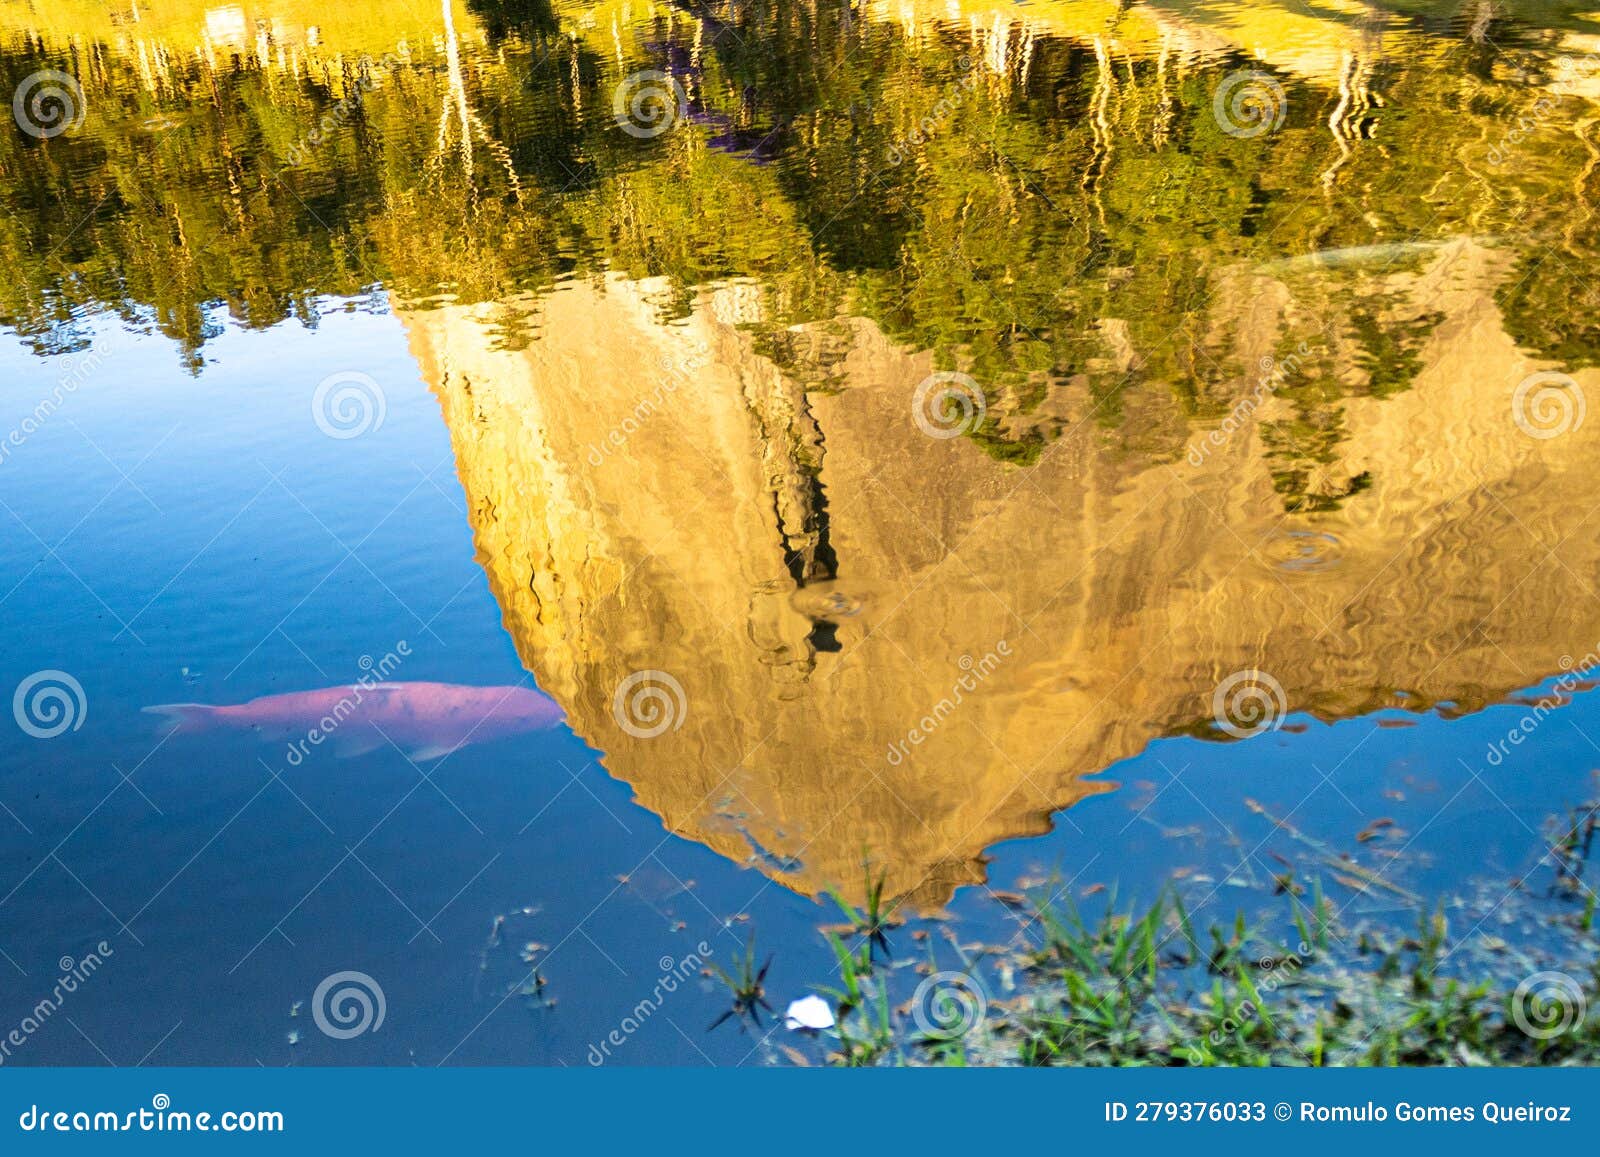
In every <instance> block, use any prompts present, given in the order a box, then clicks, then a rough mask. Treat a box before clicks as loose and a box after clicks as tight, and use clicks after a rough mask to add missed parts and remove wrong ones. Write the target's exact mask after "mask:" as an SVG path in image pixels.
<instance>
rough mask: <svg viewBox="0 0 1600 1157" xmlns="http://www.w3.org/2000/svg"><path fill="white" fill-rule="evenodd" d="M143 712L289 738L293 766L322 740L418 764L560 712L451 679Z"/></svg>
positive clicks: (532, 695) (520, 691)
mask: <svg viewBox="0 0 1600 1157" xmlns="http://www.w3.org/2000/svg"><path fill="white" fill-rule="evenodd" d="M145 711H146V713H148V714H151V715H159V716H161V718H162V719H163V720H164V721H165V723H166V725H167V731H168V733H169V734H174V733H175V734H182V735H188V734H198V733H202V732H207V731H250V732H254V733H256V734H258V735H259V736H260V737H261V738H263V739H269V740H277V741H284V742H288V743H289V757H288V758H289V762H290V763H291V764H294V765H297V766H298V765H299V764H300V762H301V761H302V760H304V759H305V757H306V756H307V755H308V754H309V753H310V751H311V749H312V748H315V747H320V746H322V744H324V743H328V744H331V745H332V747H333V749H334V752H335V754H337V755H339V756H340V757H348V756H352V755H360V754H362V753H364V752H368V751H373V750H376V749H377V748H379V747H382V746H384V745H385V744H389V743H392V744H394V746H396V747H398V748H399V749H400V750H401V751H403V752H404V753H405V754H406V756H407V757H408V758H410V759H413V760H416V761H418V762H420V761H422V760H427V759H439V758H440V757H442V756H445V755H449V754H450V753H451V752H452V751H455V750H457V749H458V748H460V747H463V746H465V745H466V744H468V743H482V742H484V741H485V740H490V739H501V738H504V737H506V736H510V735H521V734H524V733H525V732H529V731H541V730H544V729H547V728H550V727H554V726H555V725H556V724H558V723H560V722H561V720H562V718H563V715H562V711H561V708H560V707H558V706H556V703H555V700H553V699H551V698H550V697H549V696H548V695H543V694H540V693H539V692H538V691H535V690H533V689H531V688H528V687H462V686H458V685H456V684H453V683H355V684H351V685H349V686H345V687H325V688H322V689H320V690H317V691H293V692H290V693H288V694H285V695H265V696H262V697H261V698H260V699H252V700H250V701H249V702H248V703H239V704H234V705H221V706H212V705H209V704H205V703H163V704H160V705H158V706H155V707H146V708H145Z"/></svg>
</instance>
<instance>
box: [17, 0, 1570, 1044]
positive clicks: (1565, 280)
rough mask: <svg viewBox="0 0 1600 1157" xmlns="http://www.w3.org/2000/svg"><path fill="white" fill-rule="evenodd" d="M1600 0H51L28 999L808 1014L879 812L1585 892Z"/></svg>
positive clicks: (37, 131) (35, 217)
mask: <svg viewBox="0 0 1600 1157" xmlns="http://www.w3.org/2000/svg"><path fill="white" fill-rule="evenodd" d="M1586 7H1587V6H1586V5H1584V4H1579V3H1537V4H1535V3H1531V2H1530V3H1515V2H1513V3H1500V4H1496V5H1494V6H1492V8H1491V6H1489V5H1477V4H1473V3H1466V4H1458V3H1455V2H1453V0H1452V2H1450V3H1429V2H1426V0H1414V2H1406V0H1394V2H1392V3H1369V4H1364V5H1355V4H1350V5H1334V6H1322V7H1313V6H1309V5H1299V4H1271V3H1265V2H1261V3H1255V2H1226V3H1225V2H1197V3H1180V2H1178V0H1170V2H1160V3H1135V4H1131V5H1118V4H1111V3H1098V2H1094V0H1084V2H1073V3H1030V4H1025V5H1024V4H1016V3H1012V2H1010V0H974V2H972V3H966V2H965V0H962V2H957V3H951V4H930V3H920V2H913V0H907V2H905V3H883V4H870V3H868V4H860V5H854V6H851V5H846V4H841V3H809V4H801V3H790V2H788V0H777V2H774V3H765V4H762V3H740V2H729V3H718V4H707V5H701V4H692V3H681V4H662V5H652V4H643V3H612V4H579V3H564V2H563V3H556V4H554V5H550V4H544V3H528V4H518V3H471V2H469V3H450V2H449V0H446V2H445V3H444V4H443V6H442V7H441V6H440V5H439V4H434V3H409V2H406V3H390V4H385V5H381V6H374V5H364V4H350V5H342V6H327V5H314V4H309V3H300V2H297V0H281V2H272V0H266V2H263V3H255V4H247V5H228V4H221V5H216V6H212V7H207V6H205V5H202V4H195V3H187V2H183V0H167V2H164V3H153V4H149V5H139V6H137V7H127V6H123V5H121V4H104V3H98V2H95V0H63V2H62V3H57V4H53V5H51V6H49V7H48V9H45V10H41V9H38V8H36V7H35V6H33V5H27V4H12V3H5V4H0V66H3V75H4V80H5V87H6V90H7V91H10V92H12V93H14V94H15V101H14V102H13V114H14V115H13V117H12V122H13V123H12V124H10V125H8V126H7V127H6V130H5V131H4V132H3V133H0V209H3V210H4V212H3V213H0V253H3V255H4V258H5V265H6V268H7V274H8V275H7V276H6V277H5V278H3V279H0V321H3V324H4V329H5V336H4V338H3V339H0V433H5V432H6V431H9V433H8V434H6V435H5V437H4V440H3V441H0V527H3V531H0V600H3V601H0V608H3V614H4V617H3V619H0V690H4V692H5V694H6V695H7V696H8V697H10V696H12V695H13V693H14V694H15V699H14V702H13V715H12V718H10V719H7V720H6V726H7V728H8V729H9V731H8V734H7V738H6V741H5V743H4V745H3V746H0V833H3V836H0V978H3V979H0V1029H5V1028H8V1027H9V1026H10V1025H11V1024H13V1023H19V1024H20V1023H22V1022H23V1021H24V1020H25V1019H26V1018H27V1017H28V1016H29V1014H30V1010H33V1009H34V1008H35V1006H36V1005H37V1004H38V1002H39V1000H40V999H41V998H42V997H43V996H46V995H48V994H49V993H50V992H51V989H52V986H53V985H54V984H55V983H56V979H57V977H58V975H59V974H60V970H61V969H63V968H66V969H71V968H72V967H74V966H76V964H77V962H79V961H82V960H84V959H86V958H87V957H88V956H90V955H91V954H93V955H95V956H96V957H98V958H99V959H100V960H101V966H100V968H99V970H98V971H97V972H96V973H95V974H94V977H93V978H92V980H90V981H87V982H85V983H84V984H82V985H81V986H80V987H79V989H78V990H77V991H75V992H74V993H73V994H72V995H71V1000H70V1004H69V1005H66V1006H64V1007H63V1008H62V1009H61V1011H60V1012H59V1014H58V1015H56V1016H52V1017H51V1018H49V1019H48V1021H47V1022H46V1023H44V1024H41V1025H35V1026H34V1028H33V1029H30V1030H28V1033H27V1037H26V1040H25V1043H24V1044H23V1045H21V1046H16V1047H15V1049H14V1052H13V1054H12V1055H8V1056H7V1057H6V1058H5V1059H6V1061H7V1063H29V1064H49V1063H79V1064H99V1063H107V1062H111V1063H116V1064H134V1063H138V1062H140V1061H148V1062H150V1063H168V1064H172V1063H212V1064H240V1065H248V1064H252V1063H260V1064H264V1065H279V1064H430V1065H431V1064H439V1063H450V1064H489V1063H492V1064H582V1063H592V1062H594V1061H595V1060H597V1059H601V1057H602V1053H600V1052H598V1051H597V1049H598V1048H599V1046H601V1045H602V1044H605V1046H606V1047H605V1049H604V1054H603V1055H604V1058H606V1059H609V1060H610V1061H611V1062H613V1063H684V1064H704V1063H723V1064H735V1063H752V1064H754V1063H770V1062H773V1061H776V1060H782V1059H786V1054H784V1053H783V1052H781V1049H782V1048H783V1047H784V1046H788V1047H790V1048H798V1049H799V1050H800V1051H801V1052H802V1053H805V1054H807V1055H811V1056H815V1055H817V1053H818V1049H819V1046H818V1044H817V1042H815V1041H810V1040H807V1039H805V1038H802V1037H800V1036H798V1035H796V1034H792V1033H789V1032H787V1031H785V1030H783V1029H781V1028H780V1029H778V1031H777V1032H776V1033H775V1034H769V1033H767V1032H764V1031H750V1030H748V1029H742V1028H741V1027H740V1026H739V1025H738V1024H736V1023H728V1024H725V1025H723V1026H721V1027H719V1028H718V1029H716V1030H715V1031H712V1032H708V1031H707V1025H708V1024H710V1023H711V1022H712V1021H713V1020H715V1019H716V1018H717V1016H718V1014H719V1013H720V1012H721V1011H722V1010H723V1009H724V1008H725V1007H726V1004H727V993H726V990H724V989H722V988H721V987H720V986H719V985H718V984H716V983H715V982H714V981H713V980H712V979H710V978H708V976H707V975H706V974H705V965H706V964H707V963H708V962H710V961H712V960H715V961H716V962H718V963H720V964H723V965H725V966H726V965H727V964H728V962H729V961H730V960H731V959H732V958H733V957H734V955H735V954H737V953H739V952H741V951H743V950H744V948H745V945H746V943H747V939H748V938H749V937H751V936H754V937H755V943H756V944H757V946H758V954H759V955H760V956H763V957H764V956H765V954H766V953H768V952H771V953H773V954H774V963H773V966H772V971H771V974H770V975H769V978H768V990H769V994H770V999H771V1000H772V1001H773V1003H774V1004H775V1005H777V1006H778V1007H779V1009H780V1011H781V1008H782V1006H783V1004H785V1003H787V1002H788V1001H789V1000H792V999H795V998H798V997H800V996H802V995H805V994H806V993H807V992H811V991H815V990H816V988H817V986H825V985H827V984H829V983H831V982H832V981H833V979H834V976H833V970H832V956H831V953H830V951H829V949H828V947H827V945H826V944H825V943H824V942H823V941H822V939H821V938H820V937H819V935H818V934H817V927H818V925H819V924H823V923H826V922H828V921H829V920H830V919H836V917H837V913H836V912H835V911H834V909H833V907H832V905H831V903H830V902H829V901H828V899H827V893H828V892H829V891H830V890H831V889H841V890H843V892H844V893H845V894H846V895H848V896H851V897H859V896H860V894H861V893H862V891H863V879H864V870H863V862H864V861H870V863H871V865H872V868H871V871H872V872H873V873H874V874H876V873H879V872H881V873H882V874H883V876H884V879H885V881H886V887H887V891H888V893H889V894H891V895H893V896H894V897H896V898H897V899H898V901H899V902H900V903H901V905H902V909H901V910H902V913H903V914H904V915H905V916H906V917H907V921H908V922H907V924H906V925H905V926H904V927H903V929H901V930H899V931H897V932H896V933H895V935H896V937H897V941H898V943H899V944H900V945H901V946H902V951H903V952H904V954H905V955H906V956H919V957H920V956H926V957H927V958H928V960H929V961H930V962H931V963H930V967H943V966H946V965H950V964H952V963H953V962H954V961H955V959H956V956H955V949H954V948H953V947H952V944H951V941H957V942H960V943H963V944H969V945H970V944H972V943H974V942H977V941H980V940H991V941H992V940H1003V939H1008V938H1010V937H1012V936H1014V935H1027V934H1028V933H1027V931H1026V930H1025V929H1021V930H1019V928H1018V925H1017V924H1016V922H1015V920H1014V918H1013V917H1012V916H1011V915H1010V909H1009V908H1008V906H1007V904H1006V903H996V902H995V895H996V894H999V895H1000V898H1001V899H1002V901H1004V900H1009V899H1010V897H1009V896H1008V895H1007V894H1008V893H1010V892H1012V891H1014V890H1018V889H1027V888H1031V887H1040V886H1042V887H1045V888H1046V889H1048V890H1050V891H1053V892H1060V893H1062V894H1065V895H1070V896H1073V897H1077V898H1080V899H1082V900H1084V901H1085V902H1086V903H1088V904H1091V905H1092V904H1101V903H1104V902H1105V900H1104V898H1105V897H1108V896H1110V895H1111V894H1112V893H1113V892H1119V893H1120V894H1121V895H1122V896H1123V897H1128V896H1141V897H1149V896H1153V895H1154V894H1155V893H1156V891H1157V890H1158V889H1159V888H1161V887H1163V886H1164V885H1167V884H1170V883H1174V882H1175V883H1176V886H1177V887H1179V888H1181V889H1182V890H1183V894H1184V895H1185V896H1186V898H1187V899H1188V901H1189V903H1190V904H1191V906H1192V907H1194V908H1196V909H1204V910H1208V911H1214V912H1215V913H1216V914H1218V915H1220V916H1227V915H1230V914H1231V912H1232V911H1233V910H1234V909H1235V908H1237V907H1240V906H1246V907H1251V906H1261V905H1266V904H1269V903H1271V893H1272V890H1273V880H1274V877H1275V876H1277V875H1280V874H1282V873H1284V872H1285V871H1295V872H1300V873H1302V874H1303V875H1306V876H1309V875H1317V874H1322V875H1325V876H1329V877H1330V878H1329V881H1328V887H1329V888H1330V890H1332V891H1336V892H1337V896H1336V898H1337V901H1338V903H1339V904H1340V906H1341V911H1342V912H1343V913H1344V914H1345V915H1346V917H1347V919H1349V920H1351V921H1352V922H1359V921H1360V920H1362V919H1365V918H1367V917H1368V916H1371V917H1373V918H1377V917H1379V916H1383V915H1385V914H1388V915H1391V916H1393V915H1394V914H1395V913H1400V914H1401V915H1400V916H1399V918H1400V919H1401V920H1402V921H1403V922H1409V921H1410V920H1412V918H1413V917H1412V916H1411V915H1410V914H1409V911H1410V910H1411V909H1420V908H1421V907H1423V906H1426V905H1427V904H1429V903H1430V902H1432V901H1434V900H1442V901H1444V902H1445V903H1447V904H1448V905H1450V906H1451V907H1452V911H1453V912H1454V913H1455V915H1454V917H1453V918H1454V919H1455V920H1456V922H1457V927H1458V928H1463V929H1469V930H1470V931H1468V932H1467V937H1466V939H1467V940H1468V941H1471V940H1472V939H1473V937H1474V936H1479V937H1480V938H1489V937H1494V938H1509V937H1511V936H1512V934H1513V933H1514V932H1515V933H1519V934H1524V935H1531V934H1533V933H1532V932H1531V930H1533V929H1537V928H1538V927H1540V926H1541V924H1542V922H1544V921H1546V920H1547V919H1548V918H1549V916H1550V914H1551V913H1552V912H1557V911H1560V910H1561V907H1562V905H1563V904H1570V903H1572V902H1576V901H1574V900H1571V899H1570V898H1569V899H1563V898H1561V897H1554V898H1552V897H1550V896H1549V895H1547V892H1548V886H1549V884H1550V867H1549V863H1548V860H1547V858H1546V852H1547V849H1548V844H1549V837H1550V828H1549V826H1548V820H1549V817H1551V816H1552V815H1554V814H1557V813H1563V812H1565V811H1566V809H1568V808H1571V807H1574V806H1577V805H1579V804H1581V803H1582V801H1584V800H1586V799H1590V798H1592V797H1593V794H1594V786H1593V784H1592V782H1591V768H1593V767H1595V766H1596V765H1597V764H1600V746H1597V741H1600V697H1597V696H1595V695H1593V694H1591V693H1589V692H1588V691H1587V687H1588V683H1589V680H1590V678H1591V677H1592V675H1593V671H1592V670H1591V668H1593V667H1595V666H1596V664H1597V663H1600V660H1597V659H1596V655H1595V652H1596V649H1597V648H1600V596H1597V590H1600V533H1597V532H1600V517H1597V516H1600V480H1597V476H1596V473H1595V471H1594V468H1593V463H1594V461H1595V459H1596V454H1597V452H1600V421H1595V420H1593V419H1592V418H1591V419H1590V420H1588V421H1586V420H1585V416H1586V405H1585V399H1586V397H1596V396H1597V394H1596V391H1597V390H1600V372H1597V370H1596V367H1597V366H1600V320H1597V319H1600V308H1597V306H1600V298H1597V296H1596V286H1597V285H1600V229H1597V227H1596V219H1595V206H1596V191H1597V185H1600V176H1597V172H1600V111H1597V108H1600V105H1597V102H1600V57H1597V56H1596V54H1595V49H1596V48H1597V47H1600V21H1597V20H1596V19H1595V18H1594V17H1592V16H1590V15H1585V13H1584V9H1585V8H1586ZM380 680H381V681H383V682H385V683H386V684H392V685H397V687H398V689H394V688H376V687H374V686H372V684H374V683H377V682H378V681H380ZM441 685H443V686H441ZM463 688H494V689H498V690H496V691H493V692H478V693H477V697H476V698H474V697H473V694H474V693H473V692H471V691H467V690H462V689H463ZM513 688H515V689H517V690H512V689H513ZM52 689H54V690H55V691H56V692H59V694H57V695H55V696H54V697H53V696H52V694H51V691H52ZM313 692H324V694H322V695H314V694H309V693H313ZM268 696H290V697H291V698H287V699H277V700H274V701H272V702H270V703H268V704H265V705H263V704H260V703H258V704H256V705H254V706H253V707H252V708H250V709H248V710H246V711H243V712H240V713H234V714H233V715H228V714H222V715H218V714H211V715H205V714H204V713H202V712H199V711H196V710H194V709H191V710H190V711H189V713H188V716H187V718H188V719H189V722H188V723H187V724H186V725H185V726H181V727H179V728H177V729H176V730H175V731H174V730H169V729H167V727H166V726H165V724H164V718H165V717H164V716H163V715H162V714H161V713H152V712H150V711H147V710H146V709H147V708H151V707H155V706H162V705H170V704H203V705H210V706H216V705H239V704H245V703H247V702H249V701H252V700H259V699H261V698H262V697H268ZM485 696H487V698H484V697H485ZM535 696H537V697H538V698H535ZM352 697H354V698H352ZM374 701H379V702H381V704H382V706H381V708H379V707H374V706H372V705H371V704H372V703H373V702H374ZM485 703H487V704H488V706H484V705H483V704H485ZM524 703H528V704H535V705H536V707H535V708H530V710H537V711H547V712H548V715H549V718H550V719H556V718H559V720H560V722H559V723H555V724H553V725H551V724H550V723H549V721H548V720H546V719H544V718H543V717H540V718H539V719H534V718H533V717H532V716H528V717H526V718H523V717H519V718H516V719H513V718H510V716H509V713H510V711H511V707H509V706H507V705H508V704H512V705H515V704H524ZM474 704H476V706H474ZM352 712H354V715H353V717H351V713H352ZM363 712H366V713H367V714H363ZM374 712H377V713H378V714H373V713H374ZM167 715H168V716H172V715H173V713H172V712H168V713H167ZM177 715H178V716H179V717H182V716H183V713H182V712H178V713H177ZM463 720H466V722H465V723H463V722H462V721H463ZM13 722H14V723H15V726H13ZM1385 821H1389V822H1385ZM1341 881H1342V882H1341ZM1518 881H1521V882H1522V883H1523V886H1521V887H1517V886H1516V883H1517V882H1518ZM1530 897H1532V898H1535V899H1538V900H1539V903H1542V905H1543V906H1542V907H1540V906H1539V904H1535V903H1533V900H1530V899H1528V898H1530ZM914 937H915V939H913V938H914ZM102 944H103V945H104V947H103V948H102ZM1503 968H1504V970H1505V971H1506V973H1507V975H1511V976H1513V978H1514V977H1515V976H1517V975H1521V972H1522V971H1523V970H1525V969H1524V967H1523V964H1522V963H1521V962H1519V961H1515V960H1508V961H1507V962H1506V963H1505V964H1504V965H1503ZM348 972H354V973H360V974H362V976H361V977H360V978H358V980H357V981H355V983H357V984H358V986H360V987H361V988H362V991H363V992H364V993H365V994H366V996H367V999H368V1000H369V1001H370V1002H373V1004H372V1005H371V1008H372V1011H371V1012H370V1013H369V1014H366V1020H367V1021H368V1022H370V1021H372V1020H374V1019H375V1017H376V1008H377V1004H376V1002H377V1000H378V999H379V998H378V996H377V994H378V993H379V992H381V1007H382V1016H383V1019H382V1023H381V1024H371V1023H368V1024H366V1026H365V1027H366V1029H367V1031H362V1032H360V1033H359V1034H356V1035H352V1036H349V1037H348V1038H346V1037H344V1036H343V1035H341V1034H340V1033H338V1032H335V1033H329V1032H327V1031H324V1028H323V1024H324V1017H323V1015H322V1014H323V1009H322V1008H319V1007H318V1004H319V1000H318V997H319V986H324V982H325V980H327V978H330V977H336V976H337V974H340V973H348ZM663 978H670V983H669V984H666V985H665V988H666V995H665V997H663V996H662V995H661V994H662V992H663V983H664V982H663ZM334 987H335V988H336V987H338V984H336V985H335V986H334ZM328 991H329V989H328V987H327V986H324V987H323V989H322V992H321V994H320V995H321V996H322V997H323V998H326V997H327V995H328ZM642 1001H644V1002H648V1008H647V1010H646V1013H645V1014H643V1015H641V1013H640V1007H641V1002H642ZM344 1008H345V1010H346V1011H351V1012H352V1013H356V1012H359V1008H358V1006H356V1005H348V1004H347V1005H345V1006H344ZM334 1027H336V1028H337V1027H338V1026H337V1025H335V1026H334ZM768 1027H771V1026H770V1023H769V1025H768ZM614 1031H616V1032H617V1033H618V1034H619V1036H620V1039H621V1041H622V1043H620V1044H617V1043H615V1041H616V1040H617V1039H618V1038H617V1037H612V1038H611V1043H607V1038H608V1036H610V1034H612V1033H613V1032H614ZM0 1035H3V1034H0Z"/></svg>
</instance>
